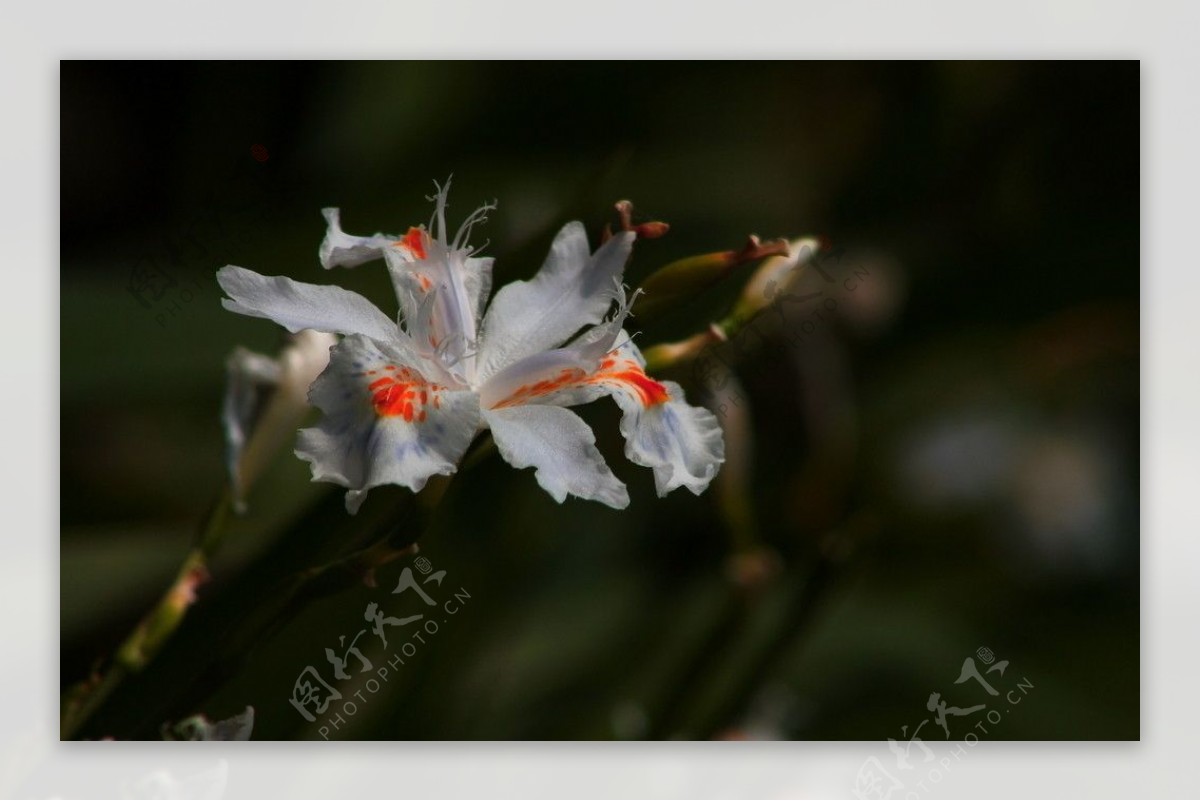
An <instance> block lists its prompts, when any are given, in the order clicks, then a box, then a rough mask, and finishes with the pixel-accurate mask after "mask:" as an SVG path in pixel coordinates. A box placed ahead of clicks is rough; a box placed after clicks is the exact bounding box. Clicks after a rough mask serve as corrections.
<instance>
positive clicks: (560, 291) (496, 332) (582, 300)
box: [478, 222, 634, 381]
mask: <svg viewBox="0 0 1200 801" xmlns="http://www.w3.org/2000/svg"><path fill="white" fill-rule="evenodd" d="M633 239H634V234H633V233H631V232H628V231H623V232H621V233H619V234H617V235H615V236H614V237H613V238H612V239H610V240H609V241H608V242H606V243H605V244H604V245H603V246H601V248H600V249H599V250H597V251H596V252H595V253H594V254H590V255H589V250H588V241H587V233H586V232H585V231H584V228H583V224H582V223H578V222H572V223H567V225H565V226H564V227H563V229H562V230H561V231H559V233H558V236H556V237H555V238H554V243H553V244H552V245H551V246H550V253H549V254H548V255H547V256H546V261H545V263H543V264H542V268H541V270H539V271H538V274H537V275H535V276H534V277H533V279H532V280H530V281H515V282H513V283H511V284H508V285H507V286H505V287H504V288H502V289H501V290H500V291H499V292H497V293H496V297H495V299H494V300H493V301H492V305H491V307H489V308H488V312H487V316H486V317H485V318H484V323H483V336H482V342H481V343H480V352H479V367H478V375H479V379H480V380H481V381H482V380H486V379H487V378H489V377H490V376H492V375H494V374H495V373H497V372H498V371H499V370H501V369H503V368H504V367H507V366H508V365H510V364H512V363H514V362H516V361H519V360H520V359H523V358H525V357H527V356H531V355H533V354H535V353H539V352H541V351H545V350H549V349H551V348H556V347H558V346H559V345H561V344H562V343H563V342H565V341H566V340H567V339H568V338H569V337H570V336H571V335H572V334H574V333H575V332H576V331H578V330H579V329H580V328H583V327H584V326H588V325H594V324H596V323H598V322H600V321H601V320H602V319H604V315H605V313H606V312H607V311H608V309H609V307H610V306H611V305H612V302H613V300H614V298H615V297H616V287H617V286H618V285H619V282H620V276H621V274H622V272H623V271H624V269H625V262H626V261H627V260H628V258H629V253H630V250H631V249H632V247H633Z"/></svg>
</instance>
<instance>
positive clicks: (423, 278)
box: [417, 274, 433, 292]
mask: <svg viewBox="0 0 1200 801" xmlns="http://www.w3.org/2000/svg"><path fill="white" fill-rule="evenodd" d="M417 283H419V284H420V285H421V289H423V290H425V291H426V292H428V291H429V288H430V287H431V286H433V282H432V281H430V280H429V276H427V275H419V274H418V275H417Z"/></svg>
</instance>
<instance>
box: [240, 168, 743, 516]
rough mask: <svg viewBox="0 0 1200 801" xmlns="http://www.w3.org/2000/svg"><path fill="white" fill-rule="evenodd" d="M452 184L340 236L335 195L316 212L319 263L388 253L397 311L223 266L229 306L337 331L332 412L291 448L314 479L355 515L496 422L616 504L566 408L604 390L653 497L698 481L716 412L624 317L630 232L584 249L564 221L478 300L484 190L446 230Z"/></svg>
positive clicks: (579, 232)
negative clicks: (648, 365) (519, 274)
mask: <svg viewBox="0 0 1200 801" xmlns="http://www.w3.org/2000/svg"><path fill="white" fill-rule="evenodd" d="M448 190H449V184H448V183H447V185H446V187H445V188H441V187H439V191H438V194H437V196H436V198H434V200H435V202H436V211H435V212H434V215H433V219H432V220H431V221H430V225H429V227H428V229H426V228H424V227H422V228H412V229H410V230H409V232H408V233H407V234H406V235H404V236H403V237H395V236H386V235H383V234H376V235H375V236H370V237H356V236H350V235H348V234H346V233H344V232H343V231H342V230H341V226H340V224H339V221H338V212H337V209H326V210H325V211H324V214H325V217H326V220H327V221H328V223H329V229H328V232H327V234H326V236H325V240H324V242H322V244H321V250H320V256H321V263H322V264H323V265H324V266H325V267H326V268H327V269H328V268H332V267H335V266H343V267H354V266H357V265H359V264H363V263H366V262H368V261H371V260H373V259H376V258H380V257H382V258H383V259H385V261H386V263H387V268H388V271H389V273H390V274H391V278H392V283H393V285H394V286H395V290H396V296H397V298H398V299H399V302H400V319H402V320H403V325H401V324H399V323H398V322H396V321H394V320H392V319H391V318H390V317H389V316H388V315H387V314H385V313H384V312H382V311H380V310H379V309H378V308H376V307H375V306H374V305H373V304H372V303H371V302H370V301H369V300H367V299H366V298H364V297H362V296H361V295H358V294H356V293H354V292H349V291H347V290H345V289H342V288H340V287H337V286H319V285H315V284H304V283H299V282H296V281H293V280H291V279H290V278H285V277H283V276H274V277H269V276H264V275H259V274H258V273H255V272H252V271H250V270H246V269H244V268H241V267H234V266H232V265H231V266H227V267H223V268H222V269H221V270H219V271H218V272H217V280H218V281H219V283H220V285H221V288H222V289H223V290H224V291H225V293H226V294H227V295H228V296H229V298H228V299H225V300H223V301H222V303H223V304H224V306H225V308H227V309H229V310H230V311H234V312H237V313H239V314H245V315H249V316H252V317H265V318H267V319H269V320H274V321H275V322H276V323H278V324H280V325H282V326H283V327H284V328H286V329H287V330H289V331H292V332H298V331H301V330H304V329H313V330H316V331H323V332H328V333H331V334H341V335H342V340H341V342H340V343H338V344H337V345H335V346H334V347H333V348H332V349H331V352H330V360H329V366H328V367H327V368H326V369H325V371H324V372H323V373H322V374H321V375H320V377H319V378H317V380H316V381H314V382H313V384H312V387H311V389H310V390H309V401H310V403H312V405H314V406H316V407H317V408H319V409H320V410H321V411H322V412H324V417H323V418H322V419H321V421H320V423H319V424H318V425H317V426H316V427H315V428H308V429H304V430H302V431H301V432H300V436H299V440H298V443H297V447H296V455H297V456H299V457H300V458H301V459H304V460H306V461H308V462H310V463H311V464H312V471H313V480H314V481H329V482H333V483H336V484H339V485H341V486H344V487H346V488H348V492H347V493H346V508H347V509H348V510H349V511H350V512H351V513H353V512H356V511H357V510H358V507H359V506H360V505H361V503H362V501H363V499H364V497H365V496H366V494H367V491H368V490H370V489H371V488H373V487H378V486H380V485H383V484H399V485H402V486H405V487H408V488H409V489H411V490H412V491H414V492H419V491H420V490H421V489H422V488H423V487H424V486H425V483H426V481H428V480H429V478H430V477H431V476H434V475H449V474H451V473H453V472H454V471H455V469H456V467H457V465H458V462H459V460H460V459H461V458H462V456H463V454H464V452H465V451H466V450H467V447H468V446H469V445H470V444H471V441H472V439H474V437H475V435H476V433H478V432H479V431H480V430H482V429H490V430H491V432H492V437H493V438H494V440H495V442H496V446H497V449H498V450H499V452H500V455H501V456H502V457H503V458H504V459H505V460H506V461H508V463H509V464H511V465H513V466H514V467H518V468H524V467H533V468H535V470H536V472H535V477H536V479H537V482H538V484H540V485H541V486H542V488H543V489H545V490H546V491H547V492H548V493H550V495H551V496H553V497H554V499H555V500H557V501H559V502H560V503H561V502H562V501H563V500H564V499H565V498H566V496H567V495H576V496H578V497H580V498H586V499H589V500H595V501H600V502H601V503H605V504H608V505H609V506H612V507H614V508H617V509H623V508H625V507H626V506H627V505H628V504H629V494H628V492H627V491H626V489H625V485H624V484H622V483H621V482H620V481H619V480H617V478H616V476H614V475H613V474H612V471H611V470H609V468H608V465H606V464H605V462H604V459H603V457H602V456H601V455H600V452H599V451H598V450H597V449H596V444H595V443H596V439H595V436H594V435H593V433H592V430H591V429H590V428H589V427H588V426H587V424H586V423H584V422H583V420H581V419H580V418H579V417H578V416H576V415H575V413H574V412H571V411H568V410H567V409H566V408H565V407H568V406H575V405H578V404H583V403H588V402H590V401H592V400H595V399H597V398H599V397H601V396H604V395H609V396H611V397H612V398H613V399H614V400H615V401H616V402H617V404H618V406H619V407H620V408H621V411H622V419H621V433H622V434H623V435H624V437H625V441H626V444H625V455H626V456H627V457H628V458H629V459H630V460H631V461H633V462H635V463H637V464H639V465H643V466H645V467H650V468H652V469H653V470H654V481H655V486H656V488H657V490H658V494H659V496H663V495H665V494H666V493H668V492H670V491H671V490H673V489H675V488H676V487H681V486H684V487H687V488H688V489H689V490H691V491H692V492H693V493H695V494H697V495H698V494H700V493H701V492H703V491H704V489H705V488H706V487H707V486H708V484H709V482H711V481H712V479H713V477H714V476H715V475H716V473H717V469H718V467H719V466H720V464H721V462H722V461H723V459H724V442H723V440H722V435H721V428H720V426H719V424H718V423H717V420H716V417H715V416H714V415H713V414H712V413H711V412H709V411H708V410H707V409H702V408H698V407H695V406H689V405H688V404H687V402H686V401H685V399H684V395H683V390H682V389H681V388H680V386H679V385H678V384H676V383H673V382H669V381H664V382H659V381H655V380H654V379H652V378H650V377H649V376H647V375H646V373H645V370H644V367H645V361H644V360H643V359H642V356H641V353H640V352H639V351H638V349H637V347H636V346H635V345H634V344H633V341H632V340H631V339H630V338H629V335H628V334H626V333H625V332H624V330H623V329H622V324H623V322H624V320H625V317H626V316H627V315H628V313H629V306H630V303H631V301H628V300H627V299H626V296H625V292H624V290H623V289H622V287H621V276H622V273H623V271H624V269H625V262H626V261H627V260H628V258H629V254H630V251H631V249H632V247H633V240H634V238H635V235H634V234H633V233H632V232H628V231H626V232H622V233H618V234H616V235H615V236H613V237H612V238H611V239H609V240H608V241H607V242H606V243H604V245H602V246H601V247H600V248H599V250H597V251H596V252H595V253H592V252H591V250H590V248H589V246H588V241H587V235H586V233H585V232H584V227H583V225H582V224H581V223H579V222H571V223H568V224H567V225H566V226H564V227H563V229H562V230H561V231H559V233H558V235H557V236H556V237H555V239H554V243H553V244H552V245H551V247H550V253H549V255H548V256H547V257H546V261H545V263H544V264H543V265H542V268H541V270H540V271H539V272H538V274H537V275H536V276H534V277H533V279H532V280H529V281H516V282H513V283H511V284H509V285H507V286H505V287H503V288H502V289H500V291H499V292H497V293H496V296H495V297H494V298H493V299H492V301H491V305H490V306H487V299H488V295H489V294H490V290H491V278H492V259H490V258H478V257H476V256H475V255H474V251H473V250H472V249H471V248H470V247H469V246H468V245H467V242H466V240H467V237H468V235H469V233H470V230H471V227H472V226H473V225H475V224H476V223H479V222H482V221H483V220H484V219H485V215H486V213H487V212H488V211H489V210H491V209H492V208H493V206H490V205H488V206H484V207H482V208H480V209H478V210H477V211H475V212H474V213H473V214H471V215H470V216H469V217H468V218H467V220H466V222H465V223H464V224H463V225H462V227H460V228H459V230H458V232H457V234H456V235H455V236H454V238H453V239H450V238H449V237H448V235H447V228H446V218H445V215H446V195H447V191H448ZM485 306H486V307H487V312H486V314H485V313H484V309H485ZM614 308H615V310H614ZM610 310H614V311H613V313H612V315H611V316H608V315H609V312H610ZM581 329H582V333H580V331H581ZM564 343H566V344H564Z"/></svg>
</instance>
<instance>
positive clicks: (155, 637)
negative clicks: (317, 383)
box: [61, 488, 233, 740]
mask: <svg viewBox="0 0 1200 801" xmlns="http://www.w3.org/2000/svg"><path fill="white" fill-rule="evenodd" d="M232 506H233V496H232V493H231V492H230V490H229V489H228V488H227V489H226V490H224V491H223V492H222V493H221V497H220V498H219V499H218V500H217V502H216V503H215V504H214V505H213V507H212V509H211V510H210V512H209V514H208V516H207V517H206V518H205V520H204V524H203V526H202V527H201V529H200V531H199V533H198V534H197V537H196V544H195V545H194V546H193V547H192V549H191V550H190V551H188V554H187V556H186V557H184V560H183V564H182V566H181V567H180V568H179V572H178V573H177V574H176V576H175V580H174V581H173V582H171V586H170V587H168V588H167V591H166V592H165V593H163V595H162V597H161V598H160V599H159V601H158V603H156V604H155V605H154V606H153V607H152V608H151V609H150V611H149V612H147V613H146V615H145V616H144V617H143V618H142V619H141V620H140V621H139V622H138V624H137V625H136V626H134V628H133V631H131V632H130V633H129V635H128V636H127V637H126V638H125V639H124V640H123V641H122V642H121V644H120V645H119V646H117V649H116V651H115V653H114V656H113V659H112V661H111V663H110V664H109V666H108V670H107V671H106V672H105V673H104V674H103V675H102V676H100V677H98V678H91V679H88V680H85V681H83V682H80V683H79V684H77V685H75V686H74V687H72V688H71V689H70V690H69V691H68V692H67V693H66V694H65V695H64V697H63V700H62V720H61V727H62V730H61V736H62V738H63V739H64V740H70V739H74V737H75V735H76V734H78V732H79V731H80V729H81V728H82V727H83V726H84V724H86V723H87V722H88V720H90V719H91V717H92V715H93V714H95V712H96V711H97V710H98V709H100V707H101V706H103V705H104V702H105V701H106V700H107V699H108V697H109V696H110V695H112V693H113V691H114V690H116V689H117V687H119V686H120V685H121V683H122V682H123V681H124V680H125V679H126V677H127V676H128V675H129V674H130V673H137V672H140V671H141V670H143V669H144V668H145V667H146V665H148V664H149V663H150V661H151V660H153V659H154V657H155V655H156V654H157V653H158V652H159V651H160V650H161V649H162V647H163V645H164V644H165V643H166V642H167V640H169V639H170V638H171V635H172V634H174V632H175V630H176V629H178V628H179V624H180V623H182V622H183V618H184V617H185V616H186V615H187V610H188V608H189V607H191V605H192V603H193V602H194V601H195V591H196V587H197V586H199V584H201V583H203V582H204V581H205V580H206V578H207V576H208V559H209V557H211V556H212V555H213V553H215V552H216V550H217V548H218V547H219V546H220V544H221V538H222V537H223V535H224V533H225V531H226V523H227V522H228V520H229V512H230V510H231V509H232Z"/></svg>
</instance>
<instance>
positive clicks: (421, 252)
mask: <svg viewBox="0 0 1200 801" xmlns="http://www.w3.org/2000/svg"><path fill="white" fill-rule="evenodd" d="M399 244H401V245H403V246H404V247H406V248H408V249H409V250H410V251H412V254H413V255H414V256H416V257H417V258H418V259H423V258H425V232H424V231H422V230H421V229H420V228H409V229H408V233H407V234H405V235H404V238H402V239H401V240H400V242H399Z"/></svg>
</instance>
